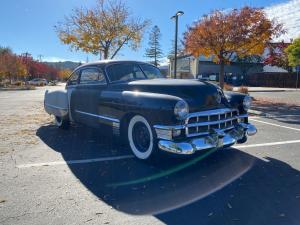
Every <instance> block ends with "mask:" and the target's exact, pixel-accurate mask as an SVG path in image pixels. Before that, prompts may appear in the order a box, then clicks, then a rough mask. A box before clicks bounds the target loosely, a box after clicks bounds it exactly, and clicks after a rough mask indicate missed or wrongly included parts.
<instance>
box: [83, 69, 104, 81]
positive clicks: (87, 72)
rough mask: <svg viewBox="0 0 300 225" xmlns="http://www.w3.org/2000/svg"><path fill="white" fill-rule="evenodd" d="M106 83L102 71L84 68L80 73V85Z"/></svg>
mask: <svg viewBox="0 0 300 225" xmlns="http://www.w3.org/2000/svg"><path fill="white" fill-rule="evenodd" d="M91 83H103V84H105V83H106V80H105V76H104V74H103V72H102V71H100V70H99V69H96V68H86V69H83V70H82V71H81V76H80V84H91Z"/></svg>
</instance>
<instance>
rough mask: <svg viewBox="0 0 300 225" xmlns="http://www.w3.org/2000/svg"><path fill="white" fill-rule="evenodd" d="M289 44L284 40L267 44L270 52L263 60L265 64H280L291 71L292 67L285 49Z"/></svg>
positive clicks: (279, 65)
mask: <svg viewBox="0 0 300 225" xmlns="http://www.w3.org/2000/svg"><path fill="white" fill-rule="evenodd" d="M288 45H289V44H287V43H284V42H280V43H269V44H268V45H267V49H268V54H267V56H266V58H265V59H264V61H263V62H264V64H266V65H271V66H278V67H281V68H283V69H286V70H287V71H289V72H291V71H292V68H291V67H290V65H289V60H288V55H287V53H286V51H285V49H286V48H287V47H288Z"/></svg>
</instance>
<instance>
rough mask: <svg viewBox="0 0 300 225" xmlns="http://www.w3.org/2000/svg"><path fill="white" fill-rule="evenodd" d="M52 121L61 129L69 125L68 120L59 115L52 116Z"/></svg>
mask: <svg viewBox="0 0 300 225" xmlns="http://www.w3.org/2000/svg"><path fill="white" fill-rule="evenodd" d="M54 122H55V125H56V126H57V127H58V128H61V129H68V128H69V126H70V122H69V121H68V120H66V119H63V118H62V117H59V116H54Z"/></svg>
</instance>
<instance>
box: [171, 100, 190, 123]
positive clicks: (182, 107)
mask: <svg viewBox="0 0 300 225" xmlns="http://www.w3.org/2000/svg"><path fill="white" fill-rule="evenodd" d="M174 114H175V116H176V118H177V119H179V120H184V119H186V117H187V115H188V114H189V105H188V104H187V102H186V101H184V100H179V101H178V102H177V103H176V104H175V106H174Z"/></svg>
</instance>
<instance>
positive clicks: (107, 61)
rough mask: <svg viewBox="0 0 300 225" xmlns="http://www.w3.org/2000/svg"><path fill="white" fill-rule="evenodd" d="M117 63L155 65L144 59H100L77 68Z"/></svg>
mask: <svg viewBox="0 0 300 225" xmlns="http://www.w3.org/2000/svg"><path fill="white" fill-rule="evenodd" d="M115 63H138V64H148V65H151V66H154V65H153V64H150V63H147V62H142V61H136V60H100V61H95V62H90V63H85V64H83V65H81V66H79V67H77V68H76V69H79V68H82V67H86V66H103V65H110V64H115Z"/></svg>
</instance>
